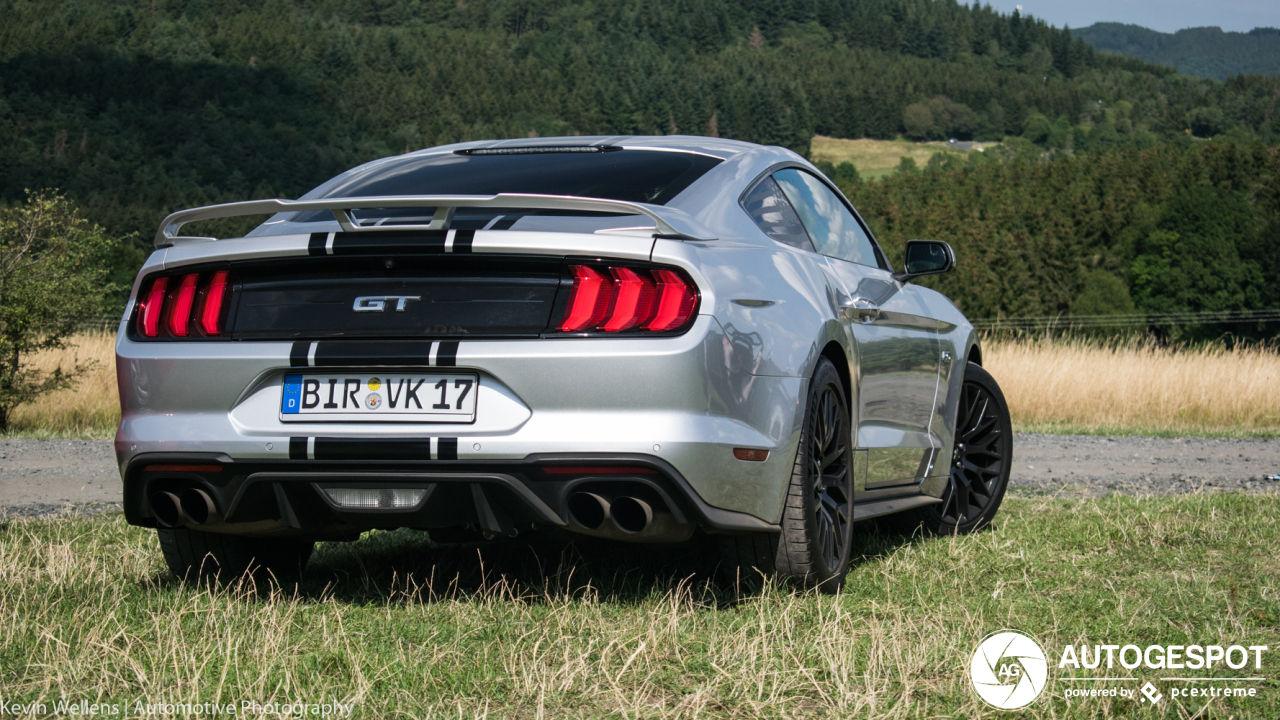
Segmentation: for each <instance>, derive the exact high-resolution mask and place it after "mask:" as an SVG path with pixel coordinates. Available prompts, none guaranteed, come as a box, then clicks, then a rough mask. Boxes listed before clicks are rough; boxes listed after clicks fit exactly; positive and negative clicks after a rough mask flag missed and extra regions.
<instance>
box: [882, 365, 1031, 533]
mask: <svg viewBox="0 0 1280 720" xmlns="http://www.w3.org/2000/svg"><path fill="white" fill-rule="evenodd" d="M1012 460H1013V424H1012V422H1011V421H1010V419H1009V405H1008V403H1006V402H1005V399H1004V393H1002V392H1000V386H999V385H997V384H996V381H995V378H993V377H991V374H990V373H988V372H987V371H986V370H983V369H982V368H981V367H980V366H978V365H975V364H973V363H969V364H968V365H967V366H966V367H965V371H964V380H963V382H962V383H961V385H960V408H959V411H958V413H957V416H956V432H955V440H954V442H953V446H952V454H951V458H950V464H951V474H950V478H949V480H948V482H947V488H946V490H945V491H944V492H943V494H942V502H941V503H938V504H936V505H929V506H926V507H923V508H917V509H915V510H913V511H911V512H910V513H909V514H906V516H905V517H904V519H905V520H907V521H908V522H909V525H910V527H911V528H912V529H914V528H922V529H924V530H925V531H926V532H929V533H932V534H934V535H965V534H968V533H971V532H974V531H976V530H981V529H982V528H984V527H986V526H987V525H989V524H991V519H992V518H993V517H995V514H996V511H998V510H999V509H1000V503H1001V501H1003V500H1004V493H1005V490H1006V489H1007V488H1008V487H1009V469H1010V465H1011V464H1012Z"/></svg>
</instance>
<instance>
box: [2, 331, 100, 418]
mask: <svg viewBox="0 0 1280 720" xmlns="http://www.w3.org/2000/svg"><path fill="white" fill-rule="evenodd" d="M115 346H116V336H115V333H114V332H108V331H98V332H89V333H83V334H81V335H79V336H77V337H75V338H73V340H72V342H71V344H70V345H69V347H67V348H66V349H64V350H49V351H46V352H42V353H38V354H36V355H35V356H34V357H33V358H32V359H31V363H32V365H34V366H35V367H37V368H39V369H41V370H53V369H54V368H57V367H62V368H64V369H66V368H72V367H75V365H76V363H77V362H80V363H83V362H85V361H90V360H91V361H95V362H96V365H94V367H93V369H91V370H90V371H89V372H87V373H85V374H84V375H82V376H81V378H80V381H79V382H77V383H76V384H75V386H74V387H71V388H68V389H66V390H60V391H58V392H55V393H52V394H49V395H46V396H44V397H41V398H38V399H37V400H36V401H35V402H32V403H27V404H26V405H19V406H18V408H17V409H16V410H15V411H14V413H13V419H12V429H13V430H14V431H15V432H18V433H22V434H28V435H38V436H43V435H59V436H64V435H90V436H97V437H109V436H111V435H114V434H115V427H116V424H117V423H119V422H120V399H119V395H118V393H117V392H116V350H115Z"/></svg>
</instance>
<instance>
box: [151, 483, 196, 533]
mask: <svg viewBox="0 0 1280 720" xmlns="http://www.w3.org/2000/svg"><path fill="white" fill-rule="evenodd" d="M151 514H152V516H154V517H155V519H156V524H158V525H159V526H160V527H163V528H176V527H182V526H183V525H184V524H186V520H187V516H186V514H185V513H183V512H182V502H181V501H180V500H179V499H178V496H177V495H174V494H173V493H170V492H158V493H152V494H151Z"/></svg>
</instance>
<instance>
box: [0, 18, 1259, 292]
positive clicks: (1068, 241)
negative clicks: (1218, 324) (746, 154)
mask: <svg viewBox="0 0 1280 720" xmlns="http://www.w3.org/2000/svg"><path fill="white" fill-rule="evenodd" d="M1277 97H1280V79H1278V78H1275V77H1263V76H1237V77H1234V78H1231V79H1229V80H1228V81H1226V82H1217V81H1213V80H1206V79H1201V78H1194V77H1189V76H1186V75H1179V74H1177V73H1176V72H1175V71H1174V70H1173V69H1171V68H1166V67H1162V66H1157V65H1151V64H1147V63H1144V62H1142V61H1139V60H1134V59H1130V58H1123V57H1119V56H1114V55H1108V54H1103V53H1095V52H1094V51H1093V50H1092V48H1091V47H1090V46H1088V45H1087V44H1085V43H1084V42H1083V41H1081V40H1080V39H1078V38H1074V37H1073V36H1072V35H1071V33H1070V32H1069V31H1068V30H1066V29H1065V28H1053V27H1049V26H1047V25H1046V24H1044V23H1042V22H1040V21H1037V20H1034V19H1031V18H1022V17H1020V16H1018V15H1017V14H1014V15H1003V14H1000V13H997V12H995V11H993V10H992V9H990V8H989V7H984V6H980V5H978V4H974V5H965V4H961V3H957V2H953V1H952V0H670V1H666V2H663V1H657V0H596V1H595V2H591V3H587V2H575V1H572V0H354V1H339V0H303V1H301V2H285V0H265V1H263V0H254V1H253V2H250V1H248V0H125V1H123V2H108V1H107V0H41V1H38V2H36V1H30V0H0V148H2V149H3V152H0V202H3V203H15V202H20V201H21V200H22V198H23V197H24V189H26V188H31V189H38V188H46V187H48V188H58V189H60V190H61V191H63V192H65V193H66V194H67V195H68V196H69V197H70V198H71V199H73V200H74V201H75V202H76V203H78V204H79V205H80V206H81V207H83V208H84V210H85V211H86V213H87V214H88V216H89V217H91V218H93V219H94V220H95V221H96V222H98V223H100V224H102V225H103V226H105V227H106V228H107V230H108V231H110V232H112V233H114V234H117V235H121V236H124V235H128V234H130V233H134V234H136V235H137V240H138V241H137V242H135V243H134V244H133V245H132V246H130V247H131V249H129V250H127V251H124V252H122V254H121V256H120V257H119V258H117V261H116V264H117V265H118V268H117V270H118V272H117V279H120V280H128V279H131V276H132V273H133V271H134V268H135V267H136V265H137V263H138V262H139V260H140V258H141V257H142V253H143V252H144V250H145V248H146V246H147V244H148V243H147V241H146V238H148V237H149V236H150V234H151V233H152V232H154V228H155V226H156V224H157V222H158V220H159V218H160V217H161V216H162V215H163V214H164V213H165V212H167V211H170V210H173V209H175V208H180V207H187V206H194V205H201V204H209V203H215V202H224V201H231V200H242V199H246V198H254V197H272V196H278V197H297V196H298V195H300V194H302V193H303V192H306V191H307V190H308V189H310V188H311V187H313V186H315V185H317V184H319V183H320V182H321V181H323V180H325V179H327V178H329V177H331V176H332V175H334V174H336V173H338V172H340V171H342V170H344V169H346V168H349V167H351V166H353V165H356V164H358V163H361V162H364V161H367V160H370V159H373V158H377V157H382V156H386V155H389V154H396V153H402V152H405V151H407V150H413V149H418V148H422V147H428V146H431V145H437V144H442V143H447V142H455V141H459V140H468V139H479V138H492V137H526V136H532V135H539V136H549V135H562V134H575V133H578V134H624V133H635V134H669V133H684V134H706V135H719V136H723V137H733V138H738V139H743V140H749V141H754V142H760V143H766V144H776V145H782V146H785V147H789V148H792V149H794V150H796V151H797V152H799V153H801V154H805V155H807V154H808V151H809V142H810V138H811V137H812V136H813V135H814V134H815V133H819V134H823V135H829V136H834V137H846V138H858V137H872V138H883V139H889V138H894V137H898V136H906V137H908V138H911V139H919V140H928V139H945V138H952V137H954V138H959V139H971V138H972V139H982V140H999V139H1002V138H1006V137H1017V138H1019V140H1018V141H1017V143H1022V145H1020V146H1019V147H1023V150H1021V151H1019V152H1017V153H1014V154H1015V155H1017V156H1018V157H1019V158H1021V159H1019V160H1017V161H1010V162H1007V163H993V164H992V163H988V164H985V165H982V166H973V167H969V166H966V167H960V168H950V169H947V168H935V169H933V170H930V171H928V172H924V173H920V174H914V175H913V174H909V173H906V174H902V175H900V176H897V177H894V178H890V179H888V180H885V181H882V182H878V183H873V184H869V185H866V186H861V187H859V188H857V189H856V191H853V190H852V188H851V191H853V192H854V194H855V195H856V197H857V198H858V202H860V203H861V204H862V205H863V206H864V209H866V210H867V212H868V214H869V215H870V216H872V217H873V218H874V220H873V222H874V223H875V224H876V225H877V230H879V231H880V232H881V233H882V235H884V237H885V238H886V242H887V243H889V244H890V245H893V244H895V243H897V242H900V240H901V238H902V237H904V233H917V234H919V233H925V232H928V233H932V234H933V235H935V236H940V237H944V238H946V239H954V240H955V241H956V242H957V244H958V245H959V246H961V247H965V248H966V251H969V252H972V253H973V255H971V257H972V256H975V255H976V256H978V257H983V258H984V261H983V266H984V267H983V268H979V267H977V263H975V264H973V265H970V266H967V267H969V270H967V271H962V272H961V273H958V274H957V275H956V276H954V278H953V279H947V280H944V281H943V282H944V284H945V283H952V284H953V285H948V286H947V288H948V290H949V291H952V292H955V291H956V290H957V289H958V288H960V287H961V286H960V285H954V283H965V285H964V288H965V292H964V293H960V295H962V296H963V297H962V298H961V299H960V302H961V304H962V306H964V307H965V308H966V310H968V311H970V312H975V313H978V314H979V315H986V314H995V313H996V312H1005V313H1009V312H1018V313H1022V312H1070V311H1071V309H1072V307H1073V304H1074V303H1075V302H1076V299H1077V297H1078V296H1080V293H1081V292H1082V291H1083V288H1085V287H1086V286H1088V280H1087V278H1088V277H1089V276H1088V273H1090V272H1105V273H1110V274H1111V275H1112V276H1114V277H1116V278H1121V279H1122V280H1123V282H1124V287H1125V289H1126V291H1127V292H1128V294H1129V295H1130V296H1131V297H1130V298H1129V299H1130V300H1131V301H1133V302H1138V303H1139V304H1141V303H1142V302H1146V300H1144V299H1143V298H1144V297H1146V296H1144V295H1142V292H1145V291H1142V290H1141V289H1140V287H1139V286H1138V285H1135V284H1134V283H1135V282H1137V281H1136V280H1135V279H1134V276H1133V275H1132V267H1131V266H1132V264H1133V262H1134V259H1135V258H1137V257H1138V256H1140V255H1141V254H1142V247H1143V246H1142V245H1141V242H1139V240H1136V239H1133V238H1131V237H1129V236H1128V235H1126V234H1125V233H1126V232H1128V233H1130V234H1133V233H1137V234H1138V235H1142V233H1144V232H1146V230H1145V228H1150V227H1155V226H1156V225H1158V224H1159V222H1160V220H1159V217H1158V216H1159V213H1160V212H1161V211H1162V210H1161V208H1163V207H1164V203H1166V202H1167V201H1170V199H1171V198H1174V197H1177V196H1178V195H1177V193H1175V192H1172V191H1171V190H1170V187H1172V185H1169V184H1168V183H1173V184H1174V185H1176V184H1177V182H1183V180H1178V181H1177V182H1175V181H1174V180H1168V178H1184V179H1185V178H1186V177H1189V176H1188V175H1187V174H1186V172H1185V171H1184V169H1183V166H1184V165H1187V164H1188V163H1190V164H1192V165H1194V164H1196V163H1202V162H1204V163H1209V162H1210V161H1209V160H1205V159H1204V158H1207V157H1218V156H1217V155H1213V153H1212V152H1210V151H1208V150H1206V149H1205V143H1206V139H1207V138H1213V140H1212V141H1210V142H1212V143H1214V144H1215V145H1225V144H1231V143H1235V144H1239V145H1240V146H1242V147H1245V146H1248V147H1254V145H1253V144H1258V145H1256V148H1257V149H1254V150H1241V151H1240V152H1241V153H1242V156H1248V157H1251V158H1261V159H1257V160H1256V161H1251V162H1254V165H1251V166H1250V167H1251V168H1255V169H1256V168H1262V169H1265V170H1266V171H1267V172H1270V168H1271V167H1272V165H1273V164H1274V154H1273V153H1272V150H1271V149H1270V147H1269V145H1267V144H1270V143H1273V142H1280V119H1278V118H1277V117H1276V113H1275V105H1276V98H1277ZM1017 143H1014V144H1015V145H1016V144H1017ZM1026 147H1030V148H1032V151H1030V152H1028V151H1026V149H1025V148H1026ZM1134 158H1138V159H1140V161H1139V162H1137V164H1135V161H1134V160H1133V159H1134ZM1266 158H1271V159H1266ZM1214 162H1217V161H1214ZM1210 164H1212V163H1210ZM1233 172H1234V174H1232V173H1227V174H1226V175H1224V176H1223V177H1228V176H1229V178H1230V179H1229V180H1223V181H1222V182H1223V183H1226V185H1227V186H1228V187H1227V188H1226V190H1224V191H1225V192H1243V191H1244V190H1246V189H1247V188H1256V187H1257V186H1258V181H1257V180H1256V179H1250V178H1249V177H1247V176H1246V175H1242V174H1241V172H1243V171H1239V172H1237V171H1233ZM1064 173H1065V175H1064ZM1144 173H1156V174H1158V175H1159V174H1161V173H1163V175H1161V177H1165V178H1166V181H1165V184H1161V183H1155V182H1154V181H1153V180H1151V178H1149V177H1147V176H1146V175H1144ZM1180 173H1181V174H1180ZM1066 176H1070V177H1072V178H1075V179H1074V180H1071V181H1070V183H1069V184H1070V187H1072V188H1073V192H1077V193H1083V195H1081V196H1080V199H1079V201H1078V202H1074V204H1071V203H1069V202H1068V200H1067V199H1064V198H1063V197H1061V196H1060V195H1059V194H1057V193H1056V192H1055V190H1054V189H1055V188H1056V187H1058V185H1056V184H1055V183H1062V182H1067V180H1064V179H1063V178H1064V177H1066ZM1186 182H1190V181H1189V180H1188V181H1186ZM1197 182H1199V181H1197ZM1205 182H1218V181H1205ZM1135 185H1136V186H1138V187H1139V188H1142V190H1141V192H1143V193H1148V195H1143V196H1141V197H1137V198H1135V199H1132V202H1131V203H1130V204H1129V205H1126V207H1131V210H1132V212H1131V215H1126V216H1123V217H1120V216H1117V215H1116V213H1117V212H1119V211H1117V210H1116V207H1115V205H1116V201H1115V200H1110V199H1108V198H1107V196H1106V194H1113V193H1123V192H1131V189H1132V187H1133V186H1135ZM1089 193H1093V194H1094V195H1093V197H1094V201H1092V202H1086V201H1085V199H1084V197H1085V196H1087V195H1088V194H1089ZM1264 194H1265V193H1264ZM1026 197H1036V198H1040V199H1044V200H1045V202H1050V204H1051V205H1052V207H1053V208H1054V210H1053V217H1052V219H1050V218H1048V217H1047V216H1046V217H1040V218H1035V217H1031V216H1028V215H1027V214H1026V213H1027V210H1026V209H1025V208H1019V207H1018V205H1019V204H1020V203H1021V202H1023V200H1024V199H1025V198H1026ZM1073 197H1074V196H1073ZM1126 202H1129V201H1126ZM1268 202H1270V200H1266V199H1261V200H1260V199H1259V195H1258V193H1256V192H1255V193H1253V194H1252V195H1249V196H1248V199H1247V205H1248V207H1249V208H1250V209H1251V210H1250V211H1251V212H1254V213H1255V214H1256V215H1257V217H1256V218H1255V220H1256V222H1253V223H1252V224H1251V225H1250V226H1249V227H1251V228H1256V232H1257V234H1258V238H1263V239H1265V238H1270V237H1272V236H1271V235H1268V234H1267V233H1269V232H1271V230H1270V229H1269V228H1271V227H1272V226H1271V225H1269V224H1268V223H1270V220H1269V218H1270V217H1271V215H1270V214H1269V213H1271V212H1272V210H1270V209H1268V208H1269V207H1270V206H1269V205H1267V203H1268ZM991 203H994V205H992V204H991ZM1006 206H1007V207H1008V208H1010V210H1008V211H1007V212H1006V211H999V212H997V211H996V210H995V209H994V208H996V207H1006ZM956 211H964V212H967V213H969V215H968V216H957V215H954V214H951V213H953V212H956ZM974 213H976V214H977V216H978V217H981V218H985V219H984V220H983V221H982V222H981V223H979V224H976V225H975V224H970V223H968V222H966V221H964V220H962V219H961V218H962V217H964V218H967V217H970V216H973V214H974ZM1121 214H1122V215H1123V213H1121ZM1120 221H1123V222H1125V223H1128V224H1127V225H1124V226H1123V227H1121V226H1117V225H1115V224H1114V223H1115V222H1120ZM980 231H981V232H980ZM988 231H990V232H988ZM965 234H969V235H970V236H971V237H969V239H965V240H960V239H959V238H960V237H962V236H964V235H965ZM1148 234H1149V233H1148ZM1135 237H1137V236H1136V235H1135ZM1142 237H1146V235H1142ZM1162 237H1163V236H1162ZM1250 242H1263V240H1251V241H1250ZM1242 262H1253V260H1249V259H1248V258H1245V259H1244V260H1242ZM1005 266H1007V267H1010V268H1014V269H1016V271H1017V272H1013V273H1011V274H1008V275H1007V276H1006V275H1005V274H1001V275H1000V277H998V278H997V277H994V276H989V273H991V272H993V271H992V270H990V268H999V267H1005ZM966 272H968V273H969V274H966ZM1260 272H1263V275H1259V276H1258V277H1271V276H1270V275H1267V274H1266V272H1269V271H1266V270H1265V268H1264V269H1263V270H1260ZM1253 277H1254V276H1253V275H1249V274H1248V273H1246V280H1248V278H1253ZM1249 282H1252V281H1251V280H1250V281H1249ZM1117 302H1121V301H1117ZM1260 302H1261V300H1260ZM1121 304H1122V305H1123V302H1121ZM1104 305H1105V303H1104Z"/></svg>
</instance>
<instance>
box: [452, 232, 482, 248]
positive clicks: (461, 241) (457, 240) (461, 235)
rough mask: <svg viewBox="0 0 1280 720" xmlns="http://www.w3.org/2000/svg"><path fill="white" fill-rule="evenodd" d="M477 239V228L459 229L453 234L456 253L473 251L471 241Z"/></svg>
mask: <svg viewBox="0 0 1280 720" xmlns="http://www.w3.org/2000/svg"><path fill="white" fill-rule="evenodd" d="M475 239H476V231H475V230H459V231H457V233H455V234H454V236H453V251H454V252H456V253H469V252H471V243H473V242H474V241H475Z"/></svg>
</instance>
